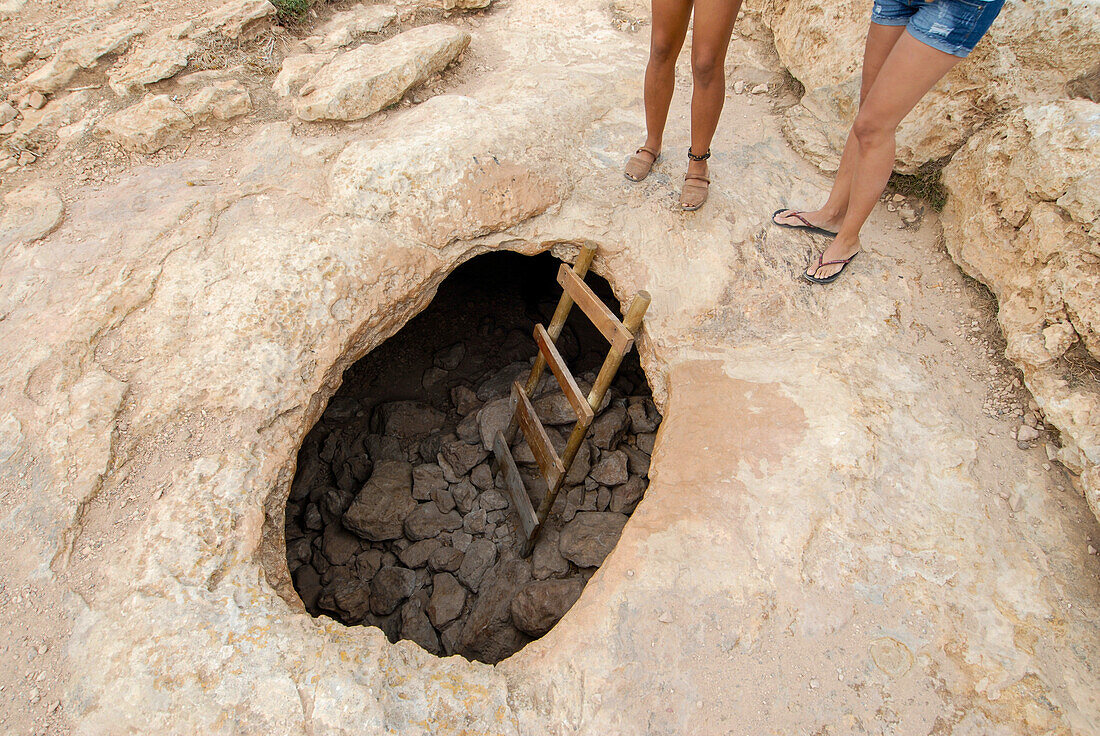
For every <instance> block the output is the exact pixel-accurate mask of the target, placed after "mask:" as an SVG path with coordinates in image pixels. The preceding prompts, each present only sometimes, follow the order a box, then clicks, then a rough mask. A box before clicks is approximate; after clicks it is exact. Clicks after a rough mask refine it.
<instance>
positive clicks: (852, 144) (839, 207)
mask: <svg viewBox="0 0 1100 736" xmlns="http://www.w3.org/2000/svg"><path fill="white" fill-rule="evenodd" d="M904 32H905V26H882V25H879V24H878V23H872V24H871V26H870V28H868V30H867V45H866V46H865V47H864V51H863V79H862V83H861V84H860V88H859V104H860V107H863V101H864V100H866V99H867V93H868V92H869V91H870V90H871V85H873V84H874V83H875V79H876V78H878V73H879V70H881V69H882V65H883V64H884V63H885V62H886V57H887V56H889V55H890V51H891V50H892V49H893V48H894V44H896V43H897V42H898V39H899V38H901V35H902V34H903V33H904ZM858 156H859V139H858V138H856V137H855V136H854V135H852V134H851V132H849V133H848V140H847V141H846V142H845V144H844V153H843V155H841V157H840V167H839V168H838V169H837V172H836V178H835V179H834V180H833V188H832V190H831V191H830V192H829V199H828V201H827V202H826V203H825V206H824V207H822V208H821V209H819V210H813V211H810V212H803V213H802V216H803V217H805V218H806V219H807V220H809V221H810V222H811V223H812V224H814V225H817V226H818V227H821V228H825V229H826V230H832V231H833V232H836V231H837V230H839V229H840V223H841V222H842V221H843V220H844V213H845V212H846V211H847V210H848V197H849V195H850V193H851V189H852V172H853V171H854V170H855V162H856V159H857V158H858ZM793 211H794V210H786V211H785V212H782V213H780V214H778V215H776V216H775V221H776V222H780V223H783V224H784V225H801V224H802V221H801V220H799V219H797V218H795V217H792V216H790V214H789V213H790V212H793Z"/></svg>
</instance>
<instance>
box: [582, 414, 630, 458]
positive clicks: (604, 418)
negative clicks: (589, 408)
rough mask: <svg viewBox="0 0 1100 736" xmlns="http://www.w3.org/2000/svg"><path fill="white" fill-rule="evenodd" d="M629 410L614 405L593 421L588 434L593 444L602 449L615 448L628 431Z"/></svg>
mask: <svg viewBox="0 0 1100 736" xmlns="http://www.w3.org/2000/svg"><path fill="white" fill-rule="evenodd" d="M626 427H627V410H626V409H624V408H623V407H621V406H612V407H610V408H609V409H608V410H607V411H605V412H604V413H603V414H601V415H600V416H598V417H597V418H596V421H594V422H592V426H591V427H590V428H589V429H588V436H589V437H590V438H591V440H592V444H593V445H595V446H596V447H598V448H600V449H601V450H607V449H615V448H616V447H618V446H619V441H620V440H621V439H622V437H623V434H624V433H625V432H626Z"/></svg>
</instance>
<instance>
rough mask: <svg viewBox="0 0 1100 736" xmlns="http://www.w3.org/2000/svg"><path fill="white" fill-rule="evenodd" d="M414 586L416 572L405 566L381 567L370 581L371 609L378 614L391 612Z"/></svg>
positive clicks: (384, 614)
mask: <svg viewBox="0 0 1100 736" xmlns="http://www.w3.org/2000/svg"><path fill="white" fill-rule="evenodd" d="M415 586H416V573H415V572H413V571H412V570H410V569H408V568H407V567H392V566H388V567H383V568H382V569H381V570H379V571H378V572H377V573H375V575H374V578H373V579H372V580H371V583H370V608H371V611H373V612H374V613H375V614H377V615H379V616H386V615H389V614H391V613H393V612H394V611H395V610H397V607H398V606H399V605H401V602H402V601H403V600H405V599H406V598H408V597H409V596H410V595H412V593H413V590H414V588H415Z"/></svg>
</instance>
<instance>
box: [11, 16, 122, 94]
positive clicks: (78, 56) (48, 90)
mask: <svg viewBox="0 0 1100 736" xmlns="http://www.w3.org/2000/svg"><path fill="white" fill-rule="evenodd" d="M139 33H141V29H140V27H139V26H137V25H136V24H135V23H133V22H132V21H125V20H124V21H120V22H118V23H114V24H112V25H110V26H107V27H106V28H103V29H102V30H100V31H95V32H92V33H89V34H81V35H79V36H77V37H76V38H73V39H70V40H68V41H66V42H65V43H63V44H62V45H61V46H60V48H58V49H57V52H56V53H55V54H54V55H53V56H52V57H51V58H50V60H49V61H48V62H47V63H46V64H45V66H43V67H41V68H40V69H38V70H36V71H35V72H33V73H31V74H30V75H29V76H28V77H27V78H26V79H24V80H23V81H22V82H20V86H21V87H24V88H26V89H31V90H36V91H38V92H42V93H43V94H52V93H54V92H57V91H58V90H61V89H64V87H65V85H67V84H68V83H69V81H70V80H71V79H72V78H73V77H74V76H76V73H77V72H79V71H80V70H81V69H88V68H90V67H92V66H94V65H95V63H96V62H97V61H99V59H100V58H102V57H103V56H105V55H107V54H110V53H112V52H116V51H118V50H120V49H122V48H124V47H125V46H126V44H128V43H129V42H130V40H131V39H132V38H134V36H137V35H138V34H139Z"/></svg>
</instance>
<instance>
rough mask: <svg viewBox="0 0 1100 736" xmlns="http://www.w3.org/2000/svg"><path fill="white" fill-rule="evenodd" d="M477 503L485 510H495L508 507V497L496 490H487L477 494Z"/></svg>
mask: <svg viewBox="0 0 1100 736" xmlns="http://www.w3.org/2000/svg"><path fill="white" fill-rule="evenodd" d="M477 504H478V506H479V507H481V508H482V509H484V510H485V511H496V510H497V509H506V508H508V499H507V498H505V497H504V494H503V493H501V492H500V491H497V490H489V491H485V492H484V493H482V494H481V495H480V496H478V499H477Z"/></svg>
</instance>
